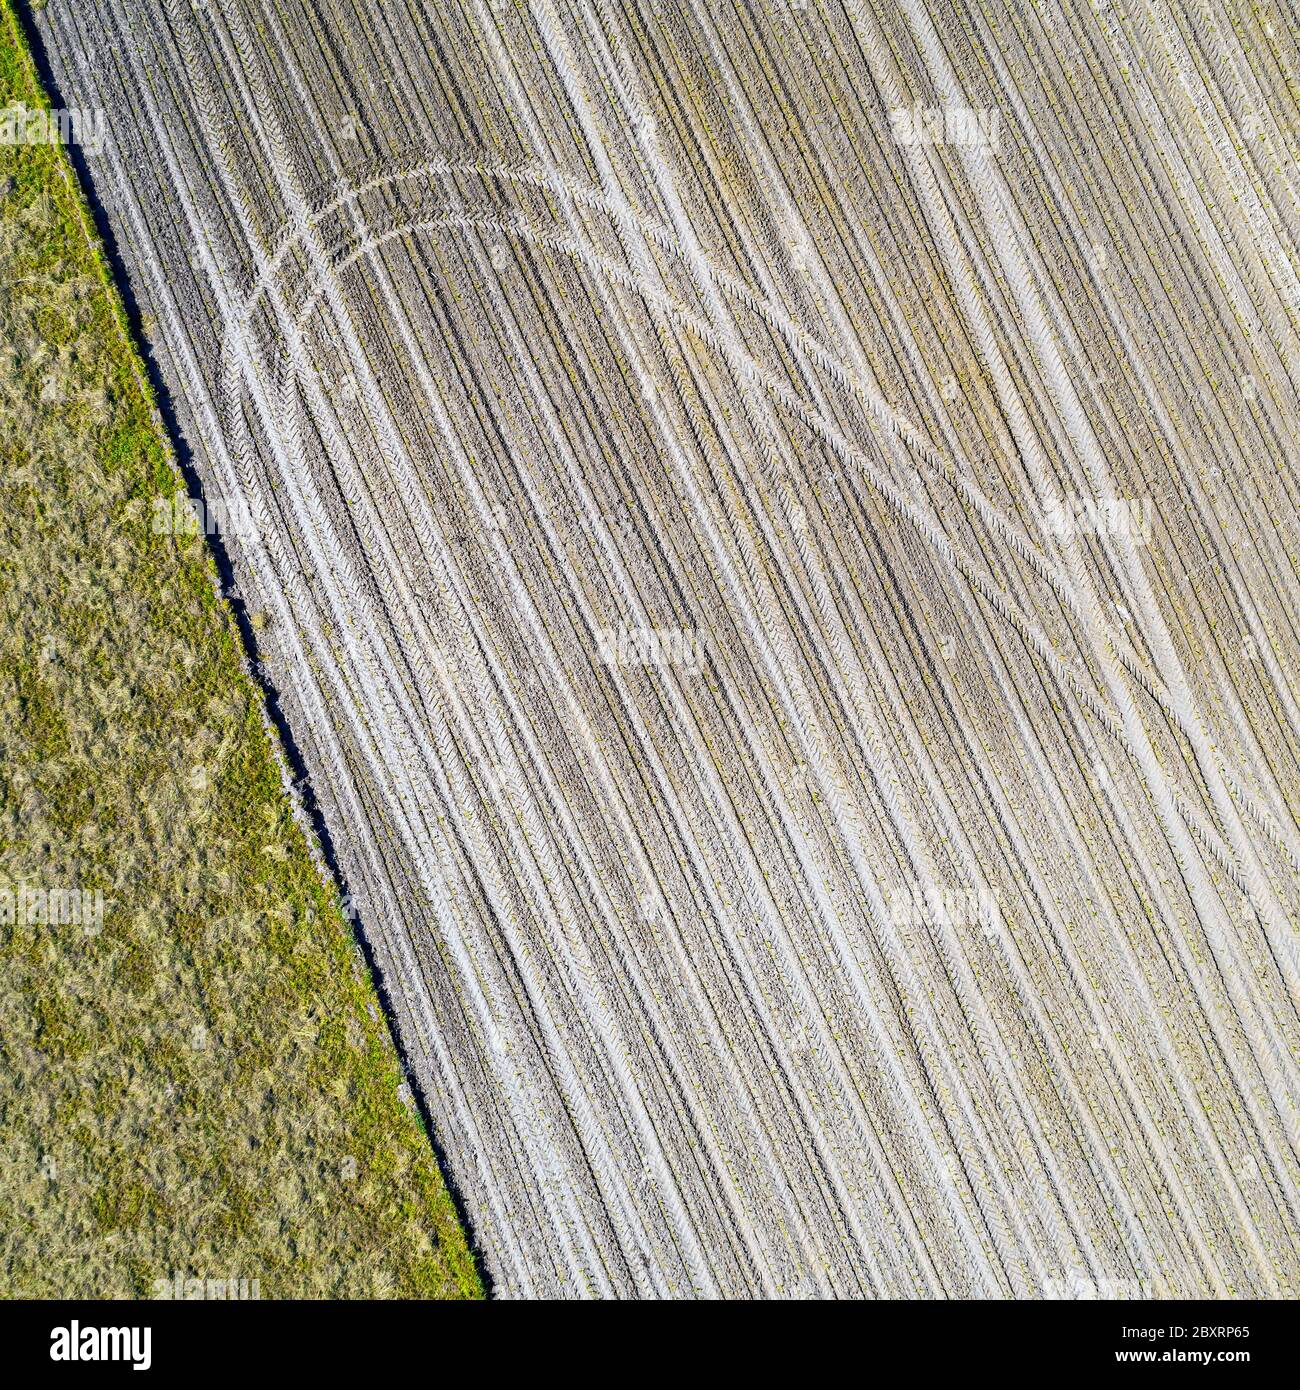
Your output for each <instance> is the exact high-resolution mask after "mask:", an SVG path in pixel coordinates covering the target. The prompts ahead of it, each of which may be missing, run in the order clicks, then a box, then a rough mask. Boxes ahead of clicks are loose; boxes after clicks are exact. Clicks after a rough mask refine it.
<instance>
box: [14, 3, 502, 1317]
mask: <svg viewBox="0 0 1300 1390" xmlns="http://www.w3.org/2000/svg"><path fill="white" fill-rule="evenodd" d="M14 101H21V102H23V103H24V104H25V105H27V106H28V107H36V106H38V105H44V97H43V95H42V94H41V92H40V89H39V85H38V82H37V78H36V75H35V70H34V68H33V65H32V63H31V60H30V56H29V54H28V51H27V49H26V46H25V42H24V40H23V38H22V35H21V32H20V29H19V27H18V24H17V22H16V20H15V16H14V13H13V10H12V8H11V6H10V4H9V2H8V0H0V105H4V106H8V105H9V104H10V103H12V102H14ZM142 381H143V371H142V368H141V366H140V363H139V360H138V358H137V356H136V354H135V351H134V348H133V347H132V344H131V341H130V337H129V334H128V332H127V328H126V322H125V319H124V316H123V313H122V310H121V307H120V304H119V301H118V299H117V296H116V293H115V291H114V288H113V285H112V283H111V280H110V277H109V275H108V273H107V271H106V269H105V264H104V262H103V260H102V259H101V257H100V255H99V254H98V252H97V250H96V246H95V239H94V235H93V227H92V223H91V221H90V219H89V217H88V215H87V213H86V211H85V208H84V205H83V203H82V201H81V198H80V195H79V193H78V190H77V188H76V185H75V181H74V178H73V175H72V173H71V169H70V167H69V165H68V162H67V160H66V157H65V153H64V151H63V150H62V149H61V148H60V147H58V146H48V145H37V146H17V147H15V146H4V147H0V528H3V543H2V546H0V551H2V554H0V888H3V889H5V890H6V891H5V893H4V896H3V902H4V906H5V911H4V914H3V915H4V923H3V925H2V926H0V1153H2V1156H3V1173H2V1174H0V1213H2V1214H0V1255H2V1264H0V1269H2V1272H0V1293H3V1294H5V1295H8V1296H34V1297H46V1296H51V1297H52V1296H61V1297H99V1296H119V1297H121V1296H132V1295H142V1296H150V1295H151V1294H152V1293H153V1292H154V1284H155V1281H157V1280H160V1279H161V1280H167V1281H169V1282H170V1281H172V1280H173V1278H174V1276H175V1275H176V1274H178V1273H179V1274H181V1275H182V1276H183V1277H185V1278H199V1279H226V1278H237V1279H243V1280H248V1281H250V1284H249V1287H250V1289H251V1287H252V1285H251V1281H252V1280H257V1281H258V1282H257V1290H258V1292H259V1293H260V1296H261V1297H263V1298H276V1297H290V1296H298V1297H313V1296H382V1295H396V1296H404V1297H418V1298H435V1297H437V1298H440V1297H477V1296H479V1295H480V1294H481V1292H482V1290H481V1287H480V1282H479V1278H478V1275H477V1273H476V1270H475V1266H474V1262H473V1260H472V1258H471V1256H470V1254H469V1251H468V1248H467V1245H466V1241H465V1237H464V1235H463V1233H462V1231H461V1230H460V1228H459V1226H458V1223H457V1219H456V1214H455V1211H454V1209H453V1206H452V1203H451V1201H450V1199H449V1197H448V1195H447V1192H446V1189H445V1187H444V1185H443V1182H442V1178H441V1176H440V1174H439V1171H438V1168H437V1164H436V1161H435V1157H434V1154H433V1150H432V1148H431V1146H430V1144H429V1141H428V1138H427V1136H426V1135H425V1134H424V1132H423V1130H422V1128H421V1124H420V1120H419V1117H418V1115H417V1114H416V1112H415V1111H414V1110H413V1109H412V1108H411V1107H410V1106H409V1104H408V1103H406V1102H404V1101H403V1099H402V1096H401V1094H400V1093H399V1083H400V1081H401V1076H400V1073H399V1069H398V1064H397V1057H396V1054H395V1051H394V1048H393V1045H392V1040H391V1037H390V1035H389V1033H388V1030H387V1026H386V1024H385V1022H384V1019H383V1017H382V1015H381V1013H380V1011H379V1008H378V1003H377V999H376V995H375V991H374V987H373V984H372V982H371V980H370V978H369V975H368V974H367V972H366V970H365V968H364V963H363V961H362V959H361V956H360V953H359V950H358V949H357V947H356V946H355V944H354V942H353V940H352V936H351V932H350V930H349V927H348V924H347V922H346V920H345V919H344V917H343V915H342V913H341V912H340V909H339V904H338V901H337V897H336V894H335V893H334V891H333V889H332V887H330V886H329V885H327V884H326V883H325V882H324V881H323V880H322V878H321V876H320V874H319V872H318V870H317V869H316V867H315V866H314V864H313V861H312V859H311V857H310V855H309V851H308V845H307V842H306V840H305V838H304V836H303V834H302V832H301V831H300V829H299V828H298V826H297V824H296V822H295V820H294V818H293V816H292V813H291V807H290V803H289V800H288V798H287V796H286V794H285V791H284V789H283V787H282V783H281V777H280V773H279V770H278V767H277V763H276V760H275V757H274V754H273V750H272V747H271V744H270V742H269V738H268V735H267V733H266V732H265V730H264V725H263V719H262V714H261V707H260V702H259V696H258V693H257V691H256V689H255V688H254V686H253V685H252V684H251V682H250V681H249V679H248V678H247V677H246V676H245V675H244V674H243V671H242V668H241V664H240V655H239V649H238V639H237V634H236V632H235V629H234V626H233V622H232V619H231V616H230V614H229V613H228V611H227V610H226V608H225V606H224V604H223V602H222V601H221V599H220V598H219V596H218V593H217V590H216V576H215V568H214V564H213V560H212V556H211V554H210V553H209V551H208V549H207V546H206V543H205V542H204V541H203V540H202V539H201V538H199V537H184V536H182V537H173V536H169V535H161V534H154V530H153V526H152V518H153V511H154V507H153V504H154V501H155V499H157V498H159V497H164V498H166V497H170V496H172V495H174V494H175V492H176V491H177V489H178V487H179V486H180V484H179V480H178V476H177V474H176V472H175V471H174V468H173V466H172V463H171V461H170V456H169V452H168V448H167V445H166V443H165V441H164V438H163V437H162V435H161V433H160V428H159V424H158V420H157V417H156V414H155V412H154V410H153V407H152V404H151V401H150V398H149V395H148V392H147V390H146V388H145V387H144V386H143V385H142ZM50 890H68V895H65V896H64V897H63V899H62V903H61V906H62V909H63V910H62V911H59V910H58V908H57V907H56V908H55V909H54V910H51V908H50V897H49V894H50ZM72 892H75V893H76V894H77V895H79V896H77V897H75V898H73V897H71V896H70V894H71V893H72ZM97 894H102V903H103V916H102V923H97V922H96V921H95V920H94V916H95V912H94V907H93V905H94V904H95V903H97V902H99V901H100V899H99V898H98V897H97V896H96V895H97ZM42 895H44V896H42ZM56 901H57V899H56ZM69 902H72V903H74V904H79V905H81V906H82V907H84V908H85V912H84V913H82V914H81V915H82V917H83V920H81V921H80V922H76V921H74V922H68V921H50V920H48V919H49V918H50V917H67V916H69V915H70V914H69V912H68V910H67V906H68V903H69ZM71 915H74V916H75V915H77V913H76V912H75V911H74V912H73V913H72V914H71ZM86 917H90V918H91V920H90V921H89V922H87V921H86V920H85V918H86ZM96 928H97V929H96Z"/></svg>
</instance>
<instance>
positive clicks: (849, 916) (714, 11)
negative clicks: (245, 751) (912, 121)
mask: <svg viewBox="0 0 1300 1390" xmlns="http://www.w3.org/2000/svg"><path fill="white" fill-rule="evenodd" d="M37 25H38V30H39V32H40V34H41V37H42V39H43V41H44V42H45V44H46V47H47V57H48V60H49V62H50V65H51V68H52V71H53V76H54V79H55V82H56V83H57V85H58V88H59V90H60V95H61V98H62V100H63V101H64V102H65V103H66V104H67V105H68V106H72V107H84V108H103V109H104V111H105V113H106V121H107V127H108V138H107V140H106V143H105V145H104V148H103V149H102V151H101V152H100V153H98V154H97V155H93V156H90V157H89V158H88V168H89V171H90V176H91V179H92V182H93V185H94V189H95V192H96V194H97V196H98V197H99V198H100V199H101V200H102V202H103V204H104V205H105V207H106V210H107V214H108V218H109V222H110V225H111V229H112V232H113V234H114V238H115V240H116V242H117V244H118V247H119V249H120V251H121V253H122V255H123V257H124V258H125V260H126V262H127V264H128V268H129V272H130V276H131V282H132V288H133V290H134V292H135V294H136V295H137V297H138V299H139V302H140V304H141V306H142V308H143V309H144V310H145V311H146V312H147V314H148V316H149V318H148V322H149V325H150V335H151V340H152V345H153V347H154V350H155V351H156V353H157V356H158V360H159V364H160V366H161V370H162V373H163V376H164V379H165V381H166V382H167V384H168V388H169V390H170V392H171V394H172V395H173V397H174V401H175V405H176V409H177V412H178V414H179V416H180V419H181V422H182V428H183V431H184V434H185V436H186V440H187V442H188V444H189V445H190V446H191V448H192V449H193V450H194V453H195V456H196V460H197V464H198V467H199V469H200V471H201V473H202V475H203V478H204V482H205V485H206V488H207V492H208V498H209V501H210V502H217V503H221V504H224V505H225V506H227V507H228V508H230V509H231V510H232V511H236V512H237V511H238V507H237V504H238V503H239V502H240V500H241V499H242V500H243V501H244V502H246V503H247V509H248V514H247V516H242V514H241V516H242V521H241V524H240V525H238V526H234V527H232V528H231V537H230V544H231V548H232V550H233V553H234V555H235V559H236V566H237V569H238V571H239V574H240V580H241V586H242V587H243V589H244V594H245V598H246V601H247V602H248V604H249V606H250V608H252V609H253V610H254V611H255V612H256V613H257V614H258V615H259V624H260V639H261V641H262V642H263V643H264V653H263V654H264V657H265V661H266V664H267V669H268V673H269V676H270V679H271V680H272V682H273V683H274V685H275V686H276V687H277V688H278V689H279V690H280V691H281V692H282V694H283V700H284V706H285V709H286V712H287V715H288V719H289V723H290V726H291V727H292V729H293V730H294V733H295V736H296V738H297V740H298V742H299V743H300V744H301V746H302V748H303V750H304V753H305V757H306V761H307V764H308V767H309V770H310V774H311V778H312V781H313V784H314V787H315V790H316V793H317V795H318V796H319V797H320V799H321V801H322V803H323V805H324V807H325V813H326V820H327V822H328V824H329V827H330V829H331V833H332V835H333V838H334V841H335V843H336V846H337V849H338V852H339V856H340V859H341V862H342V865H343V868H344V870H345V872H346V875H347V878H348V881H349V885H350V887H351V889H352V891H353V893H354V894H355V895H356V899H357V902H358V907H359V911H360V918H361V922H362V925H363V928H364V929H365V931H366V932H367V934H368V935H369V937H370V938H371V940H372V941H373V944H374V946H375V950H376V953H377V955H378V957H379V960H380V962H381V965H382V968H383V971H384V974H385V977H386V979H385V983H386V984H387V987H388V988H389V990H390V991H391V993H392V994H393V995H394V997H395V998H396V1000H397V1002H398V1005H399V1008H400V1011H401V1023H402V1028H403V1032H404V1039H405V1042H406V1044H407V1047H408V1050H409V1052H410V1054H411V1055H412V1056H413V1057H414V1058H415V1059H416V1063H417V1066H418V1069H419V1083H420V1084H421V1085H422V1087H423V1088H424V1090H425V1092H426V1095H427V1099H428V1101H429V1105H430V1108H431V1111H432V1113H433V1116H434V1121H435V1129H436V1131H437V1135H438V1138H439V1140H440V1142H441V1144H442V1145H443V1146H444V1147H445V1149H446V1151H447V1153H448V1156H449V1162H450V1166H451V1170H452V1173H453V1175H454V1177H455V1179H456V1181H457V1183H458V1185H459V1187H460V1189H461V1191H462V1192H463V1193H464V1195H465V1200H466V1205H467V1208H468V1213H469V1217H470V1220H471V1223H472V1225H473V1228H474V1235H475V1238H476V1240H477V1241H478V1242H479V1243H480V1244H481V1246H482V1248H483V1250H484V1252H485V1257H486V1261H487V1266H488V1270H489V1273H490V1274H491V1276H492V1277H493V1279H494V1281H495V1288H496V1291H497V1292H498V1293H501V1294H505V1295H525V1294H562V1295H602V1294H603V1295H610V1294H614V1295H638V1294H639V1295H646V1296H652V1295H678V1296H684V1295H692V1294H696V1295H718V1294H724V1295H725V1294H731V1295H738V1294H747V1293H748V1294H768V1295H778V1296H783V1297H785V1296H797V1295H825V1294H840V1295H861V1294H867V1295H894V1296H915V1295H952V1296H978V1295H984V1296H998V1295H1008V1296H1011V1295H1014V1296H1022V1297H1024V1296H1039V1295H1042V1294H1052V1293H1058V1294H1059V1293H1061V1292H1063V1291H1064V1292H1069V1291H1071V1290H1075V1291H1088V1290H1091V1291H1094V1292H1097V1291H1100V1292H1102V1293H1121V1294H1126V1293H1132V1294H1138V1295H1140V1294H1161V1293H1164V1294H1188V1295H1190V1294H1206V1295H1213V1296H1224V1295H1232V1294H1265V1295H1268V1294H1287V1295H1290V1296H1296V1295H1297V1294H1300V1241H1298V1236H1300V1162H1298V1154H1300V1130H1298V1128H1297V1105H1298V1104H1300V1018H1298V1015H1297V1001H1298V994H1297V989H1298V987H1300V951H1298V950H1297V945H1298V937H1297V930H1298V927H1300V890H1298V888H1297V875H1298V870H1300V829H1298V828H1297V814H1296V813H1297V807H1298V806H1300V775H1298V774H1300V718H1298V717H1297V716H1298V713H1300V712H1298V710H1297V695H1298V694H1300V678H1298V673H1300V641H1298V634H1297V627H1296V615H1297V613H1298V612H1300V585H1298V584H1297V573H1296V549H1297V479H1296V477H1295V476H1294V471H1293V467H1292V465H1293V462H1294V458H1295V450H1296V439H1297V429H1298V427H1300V395H1298V391H1300V338H1298V337H1297V324H1298V322H1300V280H1298V279H1297V266H1298V265H1300V259H1298V251H1300V201H1298V197H1297V195H1298V193H1300V172H1297V166H1296V154H1297V148H1298V146H1300V104H1298V102H1300V88H1298V81H1300V47H1298V39H1300V28H1298V27H1297V24H1296V20H1295V17H1294V15H1292V14H1289V13H1288V12H1287V11H1286V9H1285V8H1284V7H1277V8H1274V7H1271V6H1269V7H1265V6H1259V5H1255V4H1247V3H1244V2H1243V3H1238V2H1237V0H1216V2H1215V3H1213V4H1201V3H1198V0H1187V3H1183V4H1179V5H1172V4H1166V3H1163V2H1162V0H1152V3H1146V0H1114V2H1113V3H1108V2H1107V0H1098V3H1096V4H1093V5H1086V6H1085V5H1075V4H1069V5H1060V4H1058V3H1054V0H1048V2H1047V3H1042V4H1035V5H1028V4H1017V5H1011V6H1006V5H1001V4H980V3H964V2H963V3H960V4H958V5H956V6H955V7H954V6H952V5H950V4H947V3H940V2H939V0H929V3H922V0H898V2H897V3H883V0H843V2H842V0H806V3H802V4H799V3H790V4H780V3H760V0H741V2H740V3H730V2H729V0H718V3H710V4H681V3H677V0H644V2H641V3H634V2H633V0H626V3H621V4H616V3H613V2H612V0H535V3H524V2H523V0H496V3H486V2H484V3H459V0H438V3H430V4H418V3H414V2H413V0H410V2H408V0H380V3H366V4H361V3H355V4H352V3H335V2H334V0H321V3H313V4H306V3H299V2H298V0H259V2H258V3H252V2H251V0H249V2H248V3H245V0H196V3H191V2H190V0H98V3H96V4H94V5H88V4H71V3H63V0H53V2H52V3H51V4H49V5H48V6H47V7H46V8H45V9H43V10H42V11H41V12H40V13H39V14H38V16H37ZM917 104H919V105H920V106H921V107H922V108H930V107H947V108H949V109H950V110H958V109H969V110H970V111H971V112H974V113H980V114H981V115H982V119H983V121H984V124H983V125H982V126H980V127H979V129H978V130H976V131H975V134H976V135H977V136H982V137H986V138H975V139H972V138H969V137H970V136H971V134H972V132H971V130H970V129H967V130H965V131H964V132H948V133H947V135H946V136H945V139H944V140H943V141H942V142H941V143H934V142H932V141H930V140H929V139H913V140H908V139H907V138H905V136H906V125H905V123H904V122H902V121H901V120H900V119H899V118H898V117H894V118H893V119H891V115H890V113H891V111H895V112H896V111H898V110H899V109H900V108H915V107H916V106H917ZM990 113H991V119H990ZM922 125H924V122H922ZM914 133H915V132H914ZM949 137H951V138H949Z"/></svg>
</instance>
